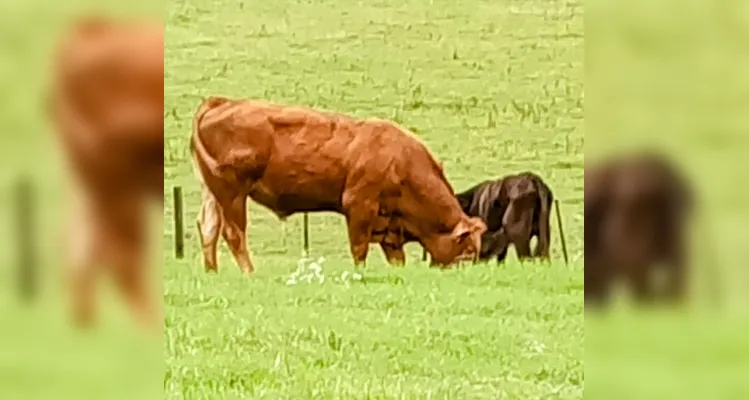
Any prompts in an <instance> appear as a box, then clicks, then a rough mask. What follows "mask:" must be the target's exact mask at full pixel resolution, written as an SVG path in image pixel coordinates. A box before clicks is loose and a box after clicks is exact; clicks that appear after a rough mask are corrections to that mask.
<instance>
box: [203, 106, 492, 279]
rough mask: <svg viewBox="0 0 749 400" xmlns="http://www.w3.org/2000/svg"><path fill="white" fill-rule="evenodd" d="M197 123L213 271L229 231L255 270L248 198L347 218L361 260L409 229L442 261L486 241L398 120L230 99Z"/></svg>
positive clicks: (283, 210)
mask: <svg viewBox="0 0 749 400" xmlns="http://www.w3.org/2000/svg"><path fill="white" fill-rule="evenodd" d="M194 122H195V124H194V126H195V128H194V132H193V138H192V141H191V150H192V153H193V159H194V163H195V165H196V166H197V167H198V175H199V178H200V180H201V182H202V184H203V191H204V199H205V200H204V204H203V209H202V212H201V216H200V222H199V224H200V225H201V235H202V237H203V243H204V251H205V260H206V268H207V269H210V270H213V269H216V263H215V245H216V241H217V239H218V234H219V233H221V234H222V235H223V236H224V238H225V239H226V240H227V242H228V243H229V247H230V248H231V249H232V252H233V254H234V256H235V258H236V260H237V262H238V264H239V265H240V267H241V268H242V269H243V270H244V271H246V272H251V271H253V270H254V267H253V265H252V262H251V261H250V257H249V253H248V252H247V249H246V243H245V230H246V225H247V217H246V211H245V210H246V207H245V205H246V198H247V197H248V196H249V197H250V198H252V199H253V200H254V201H256V202H257V203H259V204H261V205H263V206H265V207H267V208H268V209H270V210H272V211H273V212H274V213H276V215H278V217H279V218H286V217H288V216H290V215H292V214H294V213H298V212H312V211H332V212H336V213H340V214H342V215H344V216H345V217H346V222H347V226H348V234H349V242H350V246H351V252H352V254H353V257H354V261H355V262H356V263H363V262H364V261H365V259H366V256H367V252H368V247H369V243H370V242H372V241H375V242H379V243H380V244H381V245H382V244H383V243H384V244H385V246H383V250H386V247H388V245H392V246H395V249H394V251H395V252H396V253H397V252H398V249H400V251H401V252H402V243H404V242H402V241H400V240H399V239H398V236H399V234H396V232H400V231H407V232H408V233H409V234H410V235H412V237H415V238H418V240H419V241H420V242H421V243H422V244H423V245H424V246H425V247H426V248H427V249H428V250H429V252H430V253H431V254H432V259H433V262H434V264H438V265H449V264H452V263H455V262H457V261H460V260H463V259H467V258H472V257H473V256H474V254H475V253H476V252H477V251H478V249H479V248H480V246H481V243H480V235H481V233H483V231H484V230H485V229H486V227H485V225H484V224H483V223H482V222H481V221H480V220H478V219H472V218H469V217H468V216H467V215H465V214H464V213H463V212H462V211H461V209H460V205H459V204H458V202H457V200H456V199H455V197H454V196H453V194H452V188H451V187H450V185H449V183H448V182H447V180H446V179H445V176H444V173H443V171H442V169H441V167H440V166H439V164H438V163H437V162H436V161H435V159H434V157H433V156H432V154H431V153H430V152H429V150H428V149H427V148H426V146H424V144H423V143H421V141H419V140H418V139H417V138H416V137H415V136H414V135H413V134H411V133H409V132H406V131H405V130H404V129H403V128H401V127H399V126H397V125H396V124H394V123H392V122H389V121H383V120H357V119H354V118H352V117H348V116H344V115H336V114H331V113H324V112H319V111H316V110H311V109H307V108H301V107H290V106H282V105H276V104H270V103H267V102H263V101H255V100H248V101H239V100H230V99H225V98H210V99H208V100H206V101H205V102H204V103H203V104H202V105H201V106H200V107H199V109H198V111H197V113H196V116H195V121H194ZM391 226H392V227H394V228H393V229H390V231H391V232H390V233H387V232H388V229H389V228H388V227H391ZM395 227H397V229H395ZM388 258H389V259H391V261H393V260H396V259H397V258H399V257H398V255H397V254H396V255H394V256H393V255H392V254H391V256H389V257H388Z"/></svg>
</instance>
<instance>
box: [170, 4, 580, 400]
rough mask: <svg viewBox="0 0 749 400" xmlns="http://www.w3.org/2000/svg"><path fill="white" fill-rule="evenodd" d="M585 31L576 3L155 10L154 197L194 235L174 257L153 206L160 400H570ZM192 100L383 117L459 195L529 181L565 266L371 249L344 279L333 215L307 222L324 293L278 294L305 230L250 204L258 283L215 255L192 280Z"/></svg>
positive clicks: (575, 387)
mask: <svg viewBox="0 0 749 400" xmlns="http://www.w3.org/2000/svg"><path fill="white" fill-rule="evenodd" d="M582 20H583V18H582V4H581V3H579V2H578V3H569V2H568V3H563V2H546V1H538V0H532V1H502V2H496V1H477V0H468V1H466V2H462V3H461V4H460V6H458V5H456V3H455V2H449V1H444V0H434V1H408V2H404V3H393V2H383V1H376V2H353V1H322V2H314V3H311V2H303V1H275V2H260V1H252V2H249V1H245V2H232V1H226V0H218V1H213V2H208V1H192V2H187V1H183V0H177V1H173V2H170V4H169V7H168V9H167V20H166V21H167V39H166V41H167V43H166V45H165V58H166V71H165V84H164V86H165V97H166V99H165V107H166V110H165V115H166V121H165V122H166V138H165V143H166V146H167V148H166V150H165V173H164V176H165V188H164V189H165V193H171V186H172V185H182V186H183V188H184V191H185V204H186V209H187V216H186V221H187V227H188V231H189V232H188V234H189V235H188V238H187V243H188V254H187V257H186V260H185V261H174V260H173V256H172V248H171V245H170V243H171V241H172V228H171V225H170V222H169V221H171V220H172V210H171V208H170V206H169V205H167V207H166V210H165V214H164V215H165V221H166V222H167V225H166V227H165V249H164V263H165V272H164V307H165V314H166V321H165V323H166V325H165V341H166V342H165V346H166V349H165V352H166V353H165V357H166V368H167V376H166V378H165V381H164V385H165V390H166V393H165V395H166V397H168V398H186V399H188V398H189V399H199V398H215V399H232V398H267V399H279V398H289V399H303V398H310V399H311V398H314V399H336V398H340V399H352V398H373V399H374V398H382V399H384V398H404V399H405V398H409V399H410V398H433V399H458V398H465V399H502V398H507V399H513V398H515V399H534V398H555V399H556V398H559V399H572V398H578V399H579V398H581V397H582V392H583V340H584V339H583V337H584V335H583V307H582V294H583V293H582V292H583V287H582V282H583V274H582V260H581V254H582V228H583V221H582V185H583V180H582V176H583V137H584V131H583V128H584V127H583V123H582V122H583V121H582V117H583V110H582V108H583V94H582V80H583V69H582V57H583V39H582V32H583V26H582V25H583V21H582ZM207 95H226V96H233V97H249V98H265V99H269V100H271V101H275V102H279V103H287V104H298V105H307V106H314V107H318V108H322V109H328V110H334V111H338V112H344V113H349V114H353V115H357V116H361V117H385V118H391V119H394V120H396V121H398V122H400V123H402V124H403V125H404V126H406V127H408V128H410V129H412V130H414V131H415V132H417V134H418V135H419V136H420V137H421V138H422V139H423V140H424V141H425V142H426V143H427V145H428V146H429V147H430V148H431V149H432V150H433V151H434V153H435V154H436V155H437V157H438V158H439V159H440V161H443V162H444V165H445V168H446V172H447V175H448V178H449V179H450V181H451V182H452V184H453V185H454V186H455V187H456V188H457V189H464V188H467V187H468V186H470V185H472V184H474V183H476V182H478V181H480V180H483V179H487V178H492V177H498V176H501V175H504V174H508V173H511V172H517V171H521V170H533V171H536V172H538V173H539V174H541V175H542V176H543V177H544V178H545V179H546V180H547V182H548V183H549V184H550V186H551V187H552V189H553V190H554V193H555V195H556V196H557V197H558V198H559V199H561V201H562V211H563V214H564V224H565V228H566V234H567V240H568V246H569V248H570V253H571V256H572V259H573V262H572V264H573V265H571V266H569V267H568V266H565V265H564V263H563V262H561V261H557V262H555V263H554V264H553V265H526V266H520V265H518V264H517V263H516V262H515V261H512V260H511V261H510V262H509V263H508V264H507V265H505V266H501V267H497V266H495V265H491V264H490V265H481V266H476V267H473V268H467V269H463V270H456V271H448V272H440V271H434V270H431V269H429V268H426V266H425V265H423V264H421V263H420V262H419V261H418V260H419V255H420V248H419V247H418V246H410V247H408V248H407V252H408V257H409V262H408V265H407V266H406V267H404V268H390V267H388V266H387V265H386V263H385V262H384V259H383V256H382V254H381V252H380V250H379V248H377V247H374V246H373V247H372V251H371V252H370V255H369V259H368V266H367V268H366V269H364V270H361V271H359V272H360V273H361V274H362V275H363V276H364V278H363V280H362V281H361V282H354V283H351V284H350V285H345V284H343V283H339V282H336V281H335V280H334V279H333V278H334V277H337V276H340V274H341V273H342V272H343V271H352V270H353V269H352V267H351V261H350V260H351V258H350V254H349V251H348V242H347V239H346V235H345V231H344V222H343V219H342V217H340V216H336V215H326V214H313V215H311V216H310V224H311V227H310V230H311V248H312V253H313V255H314V256H324V257H325V258H326V259H327V261H326V263H325V276H326V278H327V279H326V282H325V283H324V284H322V285H319V284H298V285H293V286H287V285H286V278H287V277H288V276H289V275H290V273H291V272H293V271H294V270H295V269H296V263H297V259H298V256H299V254H300V252H301V243H300V242H301V232H300V229H299V227H300V224H301V216H296V217H292V218H291V219H290V220H289V222H287V223H286V234H284V230H283V229H282V223H281V222H279V221H278V220H277V219H276V218H275V217H274V216H273V215H272V214H271V213H269V212H268V211H266V210H264V209H262V208H260V207H259V206H257V205H255V204H252V205H251V206H250V207H249V208H250V210H249V215H250V224H249V242H250V249H251V252H252V255H253V257H254V261H255V264H256V268H257V274H256V275H255V276H253V277H251V278H245V277H242V276H240V274H239V272H238V270H237V267H236V266H235V264H234V262H233V260H232V259H231V257H230V256H229V254H228V252H227V251H226V249H225V247H223V246H222V250H221V255H220V268H221V270H220V272H219V274H218V275H207V274H205V273H204V272H203V271H202V263H201V259H200V256H199V254H198V247H197V238H196V237H195V236H194V232H193V226H194V225H193V222H192V221H193V220H194V218H195V215H196V213H197V210H198V207H199V191H198V186H197V182H196V180H195V178H194V177H193V175H192V174H193V173H192V168H191V166H190V164H189V161H188V159H189V158H188V149H187V139H188V137H189V133H190V121H191V118H192V115H193V112H194V110H195V108H196V107H197V105H198V104H199V102H200V99H201V97H202V96H207ZM553 223H555V222H554V221H553ZM554 228H556V225H554ZM554 233H555V235H556V229H554ZM553 257H554V258H555V259H556V260H561V251H560V246H559V240H558V239H557V238H556V236H555V238H554V249H553Z"/></svg>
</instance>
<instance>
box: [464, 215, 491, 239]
mask: <svg viewBox="0 0 749 400" xmlns="http://www.w3.org/2000/svg"><path fill="white" fill-rule="evenodd" d="M468 221H469V222H470V225H471V231H473V232H476V233H478V234H481V235H483V234H484V232H486V231H487V229H488V228H487V226H486V223H485V222H484V220H483V219H481V218H479V217H470V218H468Z"/></svg>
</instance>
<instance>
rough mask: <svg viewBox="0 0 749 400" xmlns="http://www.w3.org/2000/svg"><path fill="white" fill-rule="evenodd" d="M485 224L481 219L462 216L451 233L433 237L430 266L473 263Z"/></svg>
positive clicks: (430, 249) (430, 245) (479, 247)
mask: <svg viewBox="0 0 749 400" xmlns="http://www.w3.org/2000/svg"><path fill="white" fill-rule="evenodd" d="M484 232H486V224H485V223H484V221H482V220H481V218H478V217H469V216H467V215H463V218H461V220H460V221H459V222H458V223H457V224H456V225H455V227H454V228H453V230H452V232H450V233H446V234H440V235H436V236H434V239H432V240H430V241H431V243H429V245H428V247H429V252H430V253H431V255H432V265H440V266H447V265H450V264H455V263H458V262H461V261H475V260H476V259H477V257H478V255H479V252H480V251H481V235H483V234H484Z"/></svg>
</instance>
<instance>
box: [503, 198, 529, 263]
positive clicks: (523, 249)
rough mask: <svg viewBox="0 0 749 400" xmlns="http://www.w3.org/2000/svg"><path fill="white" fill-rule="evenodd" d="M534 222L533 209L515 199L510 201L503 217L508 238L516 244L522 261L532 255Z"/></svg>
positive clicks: (516, 249) (516, 250)
mask: <svg viewBox="0 0 749 400" xmlns="http://www.w3.org/2000/svg"><path fill="white" fill-rule="evenodd" d="M532 223H533V210H532V209H527V207H523V205H522V204H518V203H517V202H514V201H513V202H511V203H510V206H509V207H508V208H507V211H506V212H505V215H504V216H503V218H502V226H503V227H504V230H505V233H506V235H507V238H508V240H509V241H510V242H511V243H512V244H513V245H514V246H515V252H516V253H517V255H518V258H519V259H520V260H521V261H523V260H525V259H527V258H530V257H531V248H530V241H531V228H532Z"/></svg>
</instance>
